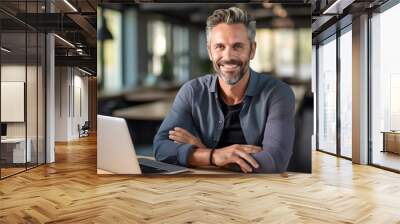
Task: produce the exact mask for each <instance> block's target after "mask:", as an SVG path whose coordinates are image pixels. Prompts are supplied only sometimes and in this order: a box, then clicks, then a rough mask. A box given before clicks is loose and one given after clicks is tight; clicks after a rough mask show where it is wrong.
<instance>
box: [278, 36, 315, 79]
mask: <svg viewBox="0 0 400 224" xmlns="http://www.w3.org/2000/svg"><path fill="white" fill-rule="evenodd" d="M274 42H275V44H274V45H273V46H274V57H273V61H274V64H275V70H276V75H278V76H280V77H292V76H294V74H295V70H296V67H295V66H296V65H295V50H294V49H296V33H295V31H293V30H292V29H278V30H276V31H275V34H274ZM309 44H310V45H311V43H309Z"/></svg>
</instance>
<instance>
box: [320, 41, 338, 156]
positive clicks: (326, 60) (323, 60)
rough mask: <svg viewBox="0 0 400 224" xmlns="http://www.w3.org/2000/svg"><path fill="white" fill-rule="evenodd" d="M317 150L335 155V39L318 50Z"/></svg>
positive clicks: (323, 44)
mask: <svg viewBox="0 0 400 224" xmlns="http://www.w3.org/2000/svg"><path fill="white" fill-rule="evenodd" d="M317 88H318V90H317V91H318V102H317V103H318V124H317V125H318V133H317V134H318V135H317V136H318V139H317V142H318V149H320V150H323V151H326V152H330V153H336V39H335V36H333V37H331V38H330V40H328V41H327V42H326V43H322V44H321V45H319V48H318V86H317Z"/></svg>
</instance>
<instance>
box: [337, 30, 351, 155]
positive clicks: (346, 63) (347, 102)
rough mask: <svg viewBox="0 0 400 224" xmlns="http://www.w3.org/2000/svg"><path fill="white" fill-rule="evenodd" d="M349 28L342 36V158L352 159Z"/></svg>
mask: <svg viewBox="0 0 400 224" xmlns="http://www.w3.org/2000/svg"><path fill="white" fill-rule="evenodd" d="M349 28H350V29H346V30H345V31H343V32H345V33H343V34H342V35H341V36H340V153H341V155H342V156H345V157H348V158H351V157H352V150H351V141H352V125H351V124H352V66H351V64H352V50H351V48H352V44H351V42H352V38H351V36H352V35H351V26H350V27H349ZM346 31H347V32H346Z"/></svg>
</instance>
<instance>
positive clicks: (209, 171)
mask: <svg viewBox="0 0 400 224" xmlns="http://www.w3.org/2000/svg"><path fill="white" fill-rule="evenodd" d="M138 158H147V159H152V160H154V158H153V157H149V156H138ZM188 170H189V171H190V172H186V173H180V174H174V176H176V175H178V176H182V175H183V176H185V175H258V174H244V173H239V172H233V171H229V170H223V169H219V168H217V167H214V166H211V167H204V168H196V169H193V168H188ZM97 174H100V175H104V174H106V175H107V174H108V175H119V174H114V173H112V172H108V171H105V170H102V169H97ZM120 175H121V174H120ZM122 175H125V174H122ZM128 175H133V176H140V175H137V174H128ZM159 175H162V176H170V175H169V174H168V175H163V174H159ZM279 175H281V176H282V177H288V176H289V174H288V173H287V172H283V173H280V174H279Z"/></svg>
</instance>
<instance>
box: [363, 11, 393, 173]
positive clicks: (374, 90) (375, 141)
mask: <svg viewBox="0 0 400 224" xmlns="http://www.w3.org/2000/svg"><path fill="white" fill-rule="evenodd" d="M399 21H400V4H398V5H396V6H394V7H392V8H390V9H388V10H386V11H384V12H382V13H380V14H375V15H373V17H372V19H371V28H372V32H371V33H372V37H371V41H372V43H371V44H372V46H371V47H372V48H371V53H372V54H371V59H372V63H371V67H372V73H371V102H370V103H371V121H372V125H371V137H372V139H371V140H372V163H373V164H377V165H381V166H385V167H389V168H392V169H396V170H400V158H399V157H400V156H399V154H396V153H393V151H396V150H397V149H398V148H399V147H400V103H399V102H400V100H399V96H400V63H399V57H398V54H399V52H400V45H399V42H398V41H399V39H400V31H399V29H397V28H396V27H398V22H399Z"/></svg>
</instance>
